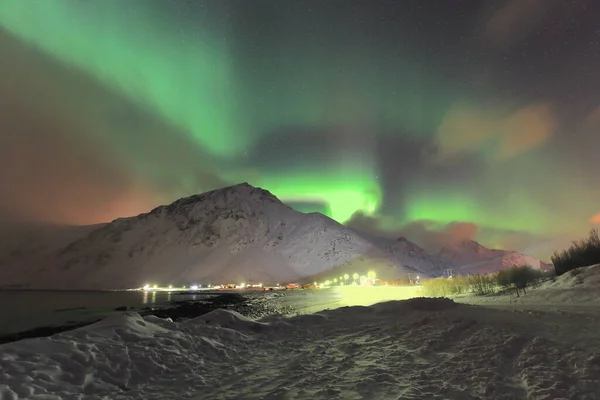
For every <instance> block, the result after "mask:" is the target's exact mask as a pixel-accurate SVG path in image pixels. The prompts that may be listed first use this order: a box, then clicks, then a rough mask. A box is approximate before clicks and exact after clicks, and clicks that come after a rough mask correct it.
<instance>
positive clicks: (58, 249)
mask: <svg viewBox="0 0 600 400" xmlns="http://www.w3.org/2000/svg"><path fill="white" fill-rule="evenodd" d="M66 232H69V235H70V236H69V235H67V234H66ZM77 232H79V233H81V235H80V236H79V237H75V236H76V233H77ZM46 236H51V233H48V234H47V235H46ZM41 243H43V240H42V241H41ZM475 243H476V242H475ZM28 245H29V243H28ZM473 246H475V245H472V244H471V247H473ZM477 246H480V247H481V248H482V249H487V248H485V247H484V246H481V245H479V244H478V243H477ZM475 247H476V246H475ZM27 248H28V249H29V250H28V251H23V252H21V256H20V257H19V258H16V259H15V258H14V257H13V258H11V257H4V258H0V285H2V286H3V287H7V286H8V287H21V288H61V289H65V288H70V289H125V288H134V287H141V286H143V285H144V284H152V283H154V284H159V285H169V284H173V285H190V284H194V283H201V284H208V283H240V282H247V281H254V282H271V283H274V282H285V281H288V282H289V281H294V280H299V279H302V278H303V277H308V276H317V275H320V274H326V273H327V271H329V270H332V269H335V270H336V271H337V270H338V269H339V268H342V269H344V268H346V269H348V271H352V272H354V271H353V269H357V268H358V269H361V268H362V269H365V268H368V269H371V268H372V267H373V268H376V269H379V271H378V272H379V273H378V275H379V276H387V278H389V279H398V278H405V277H406V276H407V275H408V274H409V273H416V272H417V273H419V274H420V275H422V276H423V277H425V276H439V275H443V274H444V271H446V270H447V269H457V271H456V272H459V271H458V269H460V268H458V267H460V266H461V265H459V264H461V263H462V262H463V261H465V260H467V259H468V261H469V262H471V261H474V262H482V261H484V260H482V259H481V257H479V258H473V257H472V255H470V256H469V257H471V258H468V257H467V256H466V255H464V254H459V255H458V256H457V255H455V254H453V253H452V252H451V251H449V250H447V251H446V252H445V253H443V254H438V255H433V254H429V253H427V252H426V251H425V250H424V249H422V248H421V247H419V246H418V245H416V244H414V243H412V242H411V241H409V240H408V239H406V238H398V239H384V238H373V237H370V236H368V235H366V234H363V233H361V232H358V231H356V230H354V229H351V228H349V227H346V226H343V225H341V224H339V223H338V222H336V221H334V220H332V219H330V218H328V217H326V216H324V215H322V214H319V213H310V214H304V213H301V212H298V211H295V210H293V209H292V208H291V207H289V206H287V205H286V204H284V203H283V202H281V201H280V200H279V199H278V198H277V197H275V196H274V195H273V194H271V193H270V192H269V191H267V190H264V189H261V188H257V187H254V186H252V185H250V184H248V183H245V182H244V183H240V184H237V185H232V186H228V187H225V188H222V189H216V190H213V191H210V192H205V193H201V194H197V195H193V196H188V197H183V198H181V199H178V200H176V201H174V202H172V203H171V204H167V205H161V206H158V207H155V208H154V209H152V210H150V211H149V212H147V213H142V214H139V215H137V216H133V217H125V218H117V219H115V220H113V221H111V222H109V223H107V224H101V225H97V226H94V227H93V228H85V227H82V228H80V229H79V230H71V231H68V230H65V235H64V238H63V239H61V241H56V244H55V245H54V249H53V248H52V245H45V246H38V247H35V248H33V247H31V245H29V247H27ZM40 248H41V249H42V250H43V251H38V250H39V249H40ZM476 248H477V249H479V247H476ZM36 249H38V250H36ZM36 251H37V252H36ZM490 252H491V253H490ZM498 252H500V253H498ZM28 253H32V254H33V255H32V256H31V257H30V258H29V259H28V258H27V257H26V256H24V255H23V254H28ZM471 253H473V251H471ZM474 253H476V254H479V255H481V254H488V253H489V254H492V253H493V254H494V255H496V254H497V255H506V254H515V253H514V252H505V251H502V250H490V249H487V251H479V250H477V251H475V252H474ZM461 257H462V258H461ZM465 257H467V258H465ZM496 264H498V263H496ZM498 265H500V267H502V266H503V264H502V263H500V264H498ZM498 265H496V266H495V267H497V266H498ZM495 267H494V268H495ZM484 269H485V268H484ZM488 269H489V268H488ZM340 271H341V270H340ZM358 272H361V271H358ZM365 272H366V271H365ZM460 272H464V271H460ZM466 272H467V273H469V270H466ZM336 273H337V272H336Z"/></svg>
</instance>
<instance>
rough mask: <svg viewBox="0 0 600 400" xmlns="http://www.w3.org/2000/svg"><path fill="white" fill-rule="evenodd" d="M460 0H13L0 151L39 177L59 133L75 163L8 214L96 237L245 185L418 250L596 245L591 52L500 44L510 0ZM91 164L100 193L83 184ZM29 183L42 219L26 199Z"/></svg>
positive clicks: (11, 203) (3, 42) (578, 41)
mask: <svg viewBox="0 0 600 400" xmlns="http://www.w3.org/2000/svg"><path fill="white" fill-rule="evenodd" d="M324 3H326V4H324ZM432 3H436V2H432ZM437 3H439V4H438V5H440V4H442V3H441V2H437ZM466 3H467V4H463V5H461V6H457V7H456V9H453V10H448V9H446V8H445V7H444V9H443V10H440V9H439V8H440V7H437V8H436V7H433V5H430V6H427V5H423V4H421V5H419V2H416V1H407V2H404V3H403V2H398V4H394V5H392V4H390V3H389V2H377V1H374V2H372V4H371V5H367V2H363V3H360V2H355V1H349V2H345V3H344V2H342V1H338V0H336V1H331V2H315V1H312V0H307V1H306V2H272V1H266V0H257V1H250V2H241V1H230V0H223V1H216V0H215V1H196V2H192V1H184V0H181V1H175V2H167V1H159V0H147V1H146V0H144V1H142V0H130V1H127V2H123V1H121V0H97V1H96V0H90V1H79V0H61V1H44V0H38V1H35V0H29V1H21V0H0V29H1V30H0V57H2V58H3V59H5V60H8V59H9V58H10V61H9V62H7V63H5V65H4V66H0V72H2V73H3V75H4V76H8V77H10V79H9V80H8V81H6V82H4V83H3V85H4V86H0V90H2V91H1V92H0V93H1V94H0V96H2V97H1V98H0V106H2V107H4V109H0V113H1V114H0V116H1V115H5V116H7V115H9V116H10V118H8V117H7V118H6V121H8V122H6V126H7V128H5V129H4V131H5V132H8V135H4V134H3V136H6V137H5V138H4V140H6V142H5V144H6V146H4V147H5V149H9V148H10V152H11V154H17V152H20V151H23V152H24V154H27V155H24V156H23V157H21V158H27V157H30V158H36V157H37V159H38V161H36V162H39V163H42V161H40V160H39V158H40V157H50V158H52V152H51V151H43V150H42V149H38V150H36V152H33V150H31V148H32V147H31V146H34V145H30V142H31V143H36V142H38V140H36V139H35V138H34V136H35V135H45V137H46V139H47V140H48V143H50V145H49V146H50V147H51V146H56V147H58V146H60V148H61V152H63V153H64V154H68V156H67V157H64V156H60V155H59V154H63V153H61V152H57V153H56V154H54V159H53V161H50V160H48V161H45V164H44V165H51V167H50V169H51V170H52V171H54V172H55V174H54V175H50V176H56V177H57V178H56V179H55V180H52V178H48V181H52V182H53V184H48V185H47V186H45V185H40V184H37V183H36V182H37V180H36V179H37V178H36V177H34V176H32V175H34V174H32V173H31V170H36V168H38V169H39V167H35V168H34V167H31V169H30V170H29V171H30V172H29V173H28V172H23V173H20V174H16V173H15V174H14V175H10V174H6V173H5V174H4V175H6V176H4V177H3V175H0V178H2V179H6V180H7V181H8V182H9V183H10V185H9V186H10V187H11V188H13V189H14V194H13V196H12V197H10V198H8V199H5V200H4V204H0V206H1V207H3V208H4V209H5V210H9V211H8V212H9V213H10V214H12V215H15V214H17V215H28V216H33V217H34V218H37V219H43V220H51V221H52V222H65V223H95V222H101V221H103V220H106V219H111V218H115V217H118V216H122V215H131V214H135V213H138V212H143V211H146V210H147V209H148V208H150V207H152V206H154V205H156V204H158V203H164V202H170V201H173V200H174V199H176V198H178V197H182V196H186V195H190V194H193V193H198V192H202V191H205V190H210V189H214V188H217V187H220V186H224V185H228V184H234V183H238V182H241V181H248V182H249V183H251V184H253V185H256V186H261V187H263V188H265V189H268V190H270V191H271V192H273V193H274V194H275V195H276V196H278V197H280V198H281V199H282V200H283V201H285V202H288V203H289V204H293V205H295V206H296V208H298V209H301V210H302V211H311V210H316V211H324V210H325V211H326V212H327V213H328V214H329V215H330V216H331V217H332V218H334V219H336V220H337V221H339V222H341V223H348V224H349V225H350V226H353V227H355V228H357V229H363V230H368V231H371V232H373V233H378V234H379V233H380V234H383V235H390V236H393V235H401V234H403V235H404V234H405V235H407V236H408V237H409V238H411V239H414V240H416V241H418V242H419V241H420V242H422V243H423V242H427V241H428V240H429V239H428V238H430V237H431V235H432V234H435V235H438V236H439V235H442V236H443V235H444V234H447V235H448V236H451V237H454V238H456V234H455V232H457V231H458V232H467V233H464V235H465V236H467V237H472V238H476V239H478V240H480V241H482V243H484V244H486V245H490V246H498V247H507V246H512V247H515V248H518V249H520V250H527V249H528V248H533V247H535V248H538V247H540V246H541V247H542V248H543V247H544V246H543V243H545V242H546V241H548V240H554V239H562V238H567V237H571V236H573V235H579V234H582V233H584V232H585V231H586V230H587V229H589V227H590V220H591V219H592V218H593V216H594V215H596V214H598V213H599V212H600V205H598V200H599V198H600V197H599V195H600V192H599V189H598V187H597V184H596V183H595V182H594V179H595V175H594V173H593V171H594V170H597V169H598V167H599V165H598V164H599V162H598V161H596V160H595V159H594V157H593V156H594V153H595V150H594V149H595V148H598V147H597V145H598V144H600V143H599V141H598V139H597V136H598V135H593V134H592V133H595V132H597V130H598V126H600V118H599V117H598V115H596V114H597V112H596V114H594V110H596V109H597V106H598V104H600V99H599V98H598V95H597V94H594V91H593V89H594V88H597V85H598V78H593V77H592V76H591V75H590V73H589V71H593V70H594V69H593V68H592V64H593V65H594V66H599V67H600V62H599V61H598V58H589V57H592V56H590V55H589V54H592V53H591V52H590V49H588V47H589V45H588V42H589V40H588V38H587V37H586V38H583V37H580V36H577V35H576V34H575V35H573V37H572V38H571V39H569V40H571V42H569V43H566V44H564V45H563V48H562V50H561V51H562V53H560V52H559V53H560V54H554V53H552V51H553V50H552V49H556V44H555V43H553V42H552V41H549V40H548V38H545V37H536V36H535V35H534V36H531V35H533V33H531V32H529V31H525V28H523V27H524V26H527V25H530V24H532V23H533V22H532V21H530V20H523V21H520V23H521V24H522V25H523V27H521V28H523V32H521V33H520V34H521V35H522V37H517V38H514V37H510V38H508V36H506V34H502V35H500V34H498V32H497V30H490V28H489V27H490V26H492V22H494V23H496V22H497V21H496V20H495V18H496V19H498V18H501V17H502V14H500V13H499V11H500V10H501V9H502V4H503V3H504V2H490V4H491V3H494V4H496V5H495V6H494V7H491V6H489V5H488V6H486V5H485V2H479V1H475V0H473V1H470V2H466ZM373 4H377V6H374V5H373ZM459 15H460V17H459ZM522 18H525V17H522ZM537 19H540V18H537ZM537 19H536V20H537ZM500 22H502V21H500ZM517 22H518V21H517ZM493 26H495V25H493ZM515 29H516V28H515ZM581 29H583V28H581ZM517 30H518V29H517ZM2 32H5V33H4V34H2ZM486 35H487V36H486ZM580 35H583V34H580ZM538 36H539V35H538ZM507 38H508V39H507ZM509 39H510V40H509ZM596 40H598V39H596ZM520 41H527V42H528V46H529V47H527V48H525V47H523V45H522V44H521V42H520ZM590 43H591V42H590ZM582 46H583V47H585V49H587V50H586V51H585V52H584V51H583V50H581V49H582V48H583V47H582ZM568 48H569V49H577V52H578V54H580V55H579V56H578V57H579V58H578V60H579V62H578V64H577V66H575V67H574V66H572V65H571V66H570V67H569V68H570V69H568V72H564V71H565V68H566V66H565V64H564V62H565V58H568V57H565V52H566V51H567V49H568ZM549 51H550V53H551V55H550V56H548V52H549ZM573 51H575V50H573ZM597 52H598V49H597V48H596V53H597ZM584 53H585V55H581V54H584ZM543 54H546V56H543ZM552 54H554V56H552ZM544 57H545V58H544ZM549 57H550V58H549ZM552 57H554V58H552ZM586 57H588V58H586ZM524 65H526V66H527V68H524V67H523V66H524ZM557 74H559V75H557ZM557 76H558V77H557ZM549 77H552V80H549V79H548V78H549ZM580 77H585V79H587V80H588V81H587V84H581V79H583V78H580ZM594 79H595V80H594ZM575 81H577V82H579V83H577V88H578V89H577V90H578V92H577V93H573V89H572V88H573V87H574V84H573V82H575ZM569 96H573V98H574V99H575V100H573V101H566V100H565V99H566V97H569ZM7 105H10V107H8V106H7ZM15 109H18V110H19V112H16V113H15V112H14V110H15ZM7 110H10V112H7ZM32 115H37V116H38V117H37V118H31V116H32ZM594 115H595V116H594ZM19 116H22V118H23V119H24V120H27V121H28V122H27V124H21V123H20V122H19V121H20V119H19V118H21V117H19ZM0 121H2V120H0ZM38 121H39V122H38ZM0 128H2V125H0ZM9 128H10V129H12V130H14V132H15V133H14V134H11V132H9V131H8V129H9ZM33 131H35V133H31V132H33ZM25 132H28V133H25ZM19 135H21V136H19ZM27 135H29V136H27ZM52 135H56V137H57V138H60V140H58V139H56V140H55V139H49V138H50V137H52ZM8 136H11V137H12V138H11V139H8ZM18 136H19V137H21V138H22V139H18V140H17V139H16V137H18ZM36 145H39V144H36ZM9 146H13V147H9ZM39 146H41V145H39ZM70 146H72V147H70ZM66 148H69V149H72V151H67V150H65V149H66ZM48 150H50V149H48ZM4 151H8V150H4ZM74 153H76V154H77V156H76V155H74ZM3 154H4V153H2V154H0V155H3ZM32 154H35V155H32ZM40 154H45V156H40ZM4 158H5V159H6V160H8V161H6V162H8V163H9V164H8V166H7V167H4V170H5V171H17V169H18V165H20V164H19V162H18V160H17V159H16V157H10V156H8V155H7V156H5V157H4ZM65 158H67V159H68V162H69V163H68V164H67V163H66V162H65V163H64V164H61V163H62V162H63V161H64V159H65ZM11 160H12V161H11ZM11 162H12V164H11ZM36 165H37V164H36ZM61 165H64V167H63V166H61ZM87 165H93V166H94V167H90V169H89V171H88V174H89V180H93V179H96V180H95V181H94V182H93V184H92V183H90V182H88V181H87V180H88V178H84V177H83V176H79V175H78V177H77V179H79V180H77V179H72V178H69V176H71V175H72V174H74V173H75V172H73V171H75V170H76V171H78V173H81V174H84V172H82V171H87V169H86V168H87V167H86V166H87ZM550 181H551V182H550ZM23 182H26V183H23ZM27 182H28V183H27ZM75 182H85V183H84V184H76V183H75ZM115 182H116V183H115ZM86 185H89V187H88V186H86ZM31 186H37V187H38V190H42V191H44V190H46V191H47V193H48V194H47V196H48V197H49V198H51V201H50V203H46V205H45V206H44V207H43V209H42V207H41V205H40V204H37V203H36V202H35V201H33V200H28V201H23V198H24V197H29V198H30V197H31V196H30V194H29V193H30V192H29V191H28V190H29V189H28V188H30V187H31ZM56 188H62V189H60V190H55V189H56ZM55 192H62V193H64V197H61V195H60V194H59V193H55ZM44 193H45V192H44ZM42 197H43V195H42ZM65 197H69V199H71V200H69V201H72V202H71V203H68V205H65V204H67V203H65V201H66V200H65ZM574 198H577V204H574V201H573V199H574ZM75 200H78V201H75ZM48 204H50V205H48ZM74 204H76V205H74ZM81 204H87V206H83V205H81ZM53 207H54V208H55V209H56V210H53V209H52V208H53ZM61 207H63V208H64V209H61ZM86 207H90V208H89V209H86ZM59 209H60V210H59ZM91 209H93V212H91V211H90V210H91ZM461 224H462V225H464V226H465V227H470V226H474V227H475V228H474V229H465V230H461V229H458V230H456V229H453V228H452V227H456V226H461ZM460 235H463V233H460V234H459V236H460ZM411 236H412V237H411ZM436 237H437V236H436ZM546 250H547V249H545V248H544V249H543V251H546Z"/></svg>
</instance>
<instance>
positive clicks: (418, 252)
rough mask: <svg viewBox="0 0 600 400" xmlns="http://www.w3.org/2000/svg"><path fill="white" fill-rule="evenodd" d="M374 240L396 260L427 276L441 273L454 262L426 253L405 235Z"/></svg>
mask: <svg viewBox="0 0 600 400" xmlns="http://www.w3.org/2000/svg"><path fill="white" fill-rule="evenodd" d="M374 240H375V241H376V243H377V244H378V245H379V246H380V247H381V248H382V249H384V250H385V251H386V252H387V253H389V254H390V257H391V258H393V259H394V260H396V261H397V262H399V263H401V264H402V265H404V266H405V267H407V268H409V269H411V270H414V271H421V272H423V273H426V274H427V275H429V276H440V275H443V273H444V270H446V269H448V268H452V267H453V266H454V264H452V263H448V262H446V261H445V260H442V259H441V258H439V257H437V256H435V255H432V254H430V253H428V252H427V251H425V250H424V249H423V248H421V247H419V246H418V245H416V244H415V243H413V242H411V241H410V240H408V239H406V238H405V237H400V238H398V239H383V238H379V239H374Z"/></svg>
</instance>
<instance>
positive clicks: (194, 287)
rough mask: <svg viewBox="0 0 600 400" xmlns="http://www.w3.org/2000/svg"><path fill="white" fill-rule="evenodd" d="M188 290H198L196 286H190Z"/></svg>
mask: <svg viewBox="0 0 600 400" xmlns="http://www.w3.org/2000/svg"><path fill="white" fill-rule="evenodd" d="M190 289H192V290H198V285H192V286H190Z"/></svg>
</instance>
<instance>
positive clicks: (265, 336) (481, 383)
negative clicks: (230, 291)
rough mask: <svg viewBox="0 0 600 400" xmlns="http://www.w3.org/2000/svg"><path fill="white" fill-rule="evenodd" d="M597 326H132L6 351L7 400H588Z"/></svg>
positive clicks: (482, 318)
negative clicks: (80, 399) (78, 399)
mask: <svg viewBox="0 0 600 400" xmlns="http://www.w3.org/2000/svg"><path fill="white" fill-rule="evenodd" d="M399 316H401V318H399ZM599 321H600V320H599V319H597V318H587V319H583V318H582V317H581V315H557V314H554V313H538V312H522V311H518V310H513V311H509V312H506V311H498V310H491V309H486V308H481V307H473V306H465V305H456V304H454V303H452V301H450V300H447V299H412V300H407V301H401V302H388V303H380V304H376V305H373V306H370V307H349V308H340V309H337V310H331V311H323V312H321V313H317V314H312V315H302V316H298V317H295V318H290V319H285V318H278V317H271V318H268V319H265V320H262V321H253V320H250V319H247V318H245V317H243V316H241V315H240V314H237V313H235V312H231V311H225V310H216V311H213V312H211V313H209V314H205V315H203V316H201V317H198V318H196V319H192V320H187V321H183V322H171V321H169V320H161V319H159V318H156V317H146V318H142V317H140V316H139V315H137V314H135V313H126V314H123V315H122V316H118V317H114V318H112V319H108V320H104V321H101V322H98V323H95V324H92V325H89V326H87V327H84V328H80V329H77V330H74V331H70V332H64V333H61V334H59V335H55V336H53V337H50V338H39V339H28V340H22V341H20V342H15V343H8V344H5V345H1V346H0V398H2V399H21V398H31V399H33V398H44V399H50V398H52V399H75V398H85V399H88V400H96V399H97V400H100V399H131V400H136V399H144V400H152V399H183V398H188V399H197V400H204V399H214V400H234V399H284V398H285V399H287V398H290V399H291V398H293V399H299V400H300V399H307V400H308V399H310V400H321V399H327V400H329V399H349V400H353V399H399V398H401V399H407V400H408V399H438V398H439V399H488V400H495V399H531V400H542V399H590V400H591V399H596V398H597V395H598V393H600V381H599V380H598V376H600V354H599V353H598V351H599V350H600V348H599V342H598V340H597V332H598V329H600V325H599ZM575 324H576V326H577V329H573V326H574V325H575Z"/></svg>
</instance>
